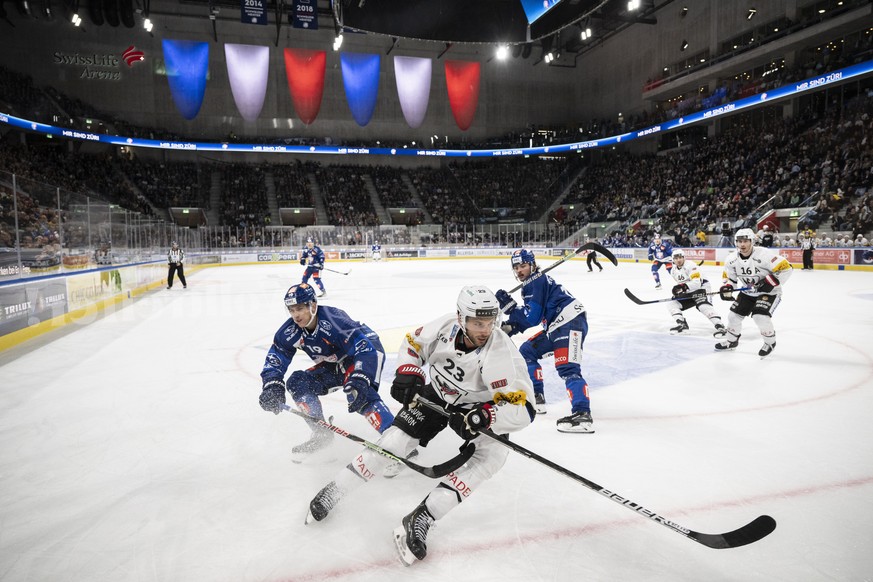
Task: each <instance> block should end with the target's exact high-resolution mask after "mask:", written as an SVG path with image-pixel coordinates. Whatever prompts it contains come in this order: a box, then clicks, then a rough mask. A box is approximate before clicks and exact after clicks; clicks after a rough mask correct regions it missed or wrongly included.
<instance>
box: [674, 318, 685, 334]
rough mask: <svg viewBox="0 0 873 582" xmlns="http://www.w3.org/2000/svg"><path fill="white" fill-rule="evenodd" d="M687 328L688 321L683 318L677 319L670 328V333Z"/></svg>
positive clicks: (680, 331)
mask: <svg viewBox="0 0 873 582" xmlns="http://www.w3.org/2000/svg"><path fill="white" fill-rule="evenodd" d="M687 329H688V322H687V321H685V320H684V319H677V320H676V325H674V326H673V327H671V328H670V333H671V334H672V335H676V334H677V333H682V332H683V331H686V330H687Z"/></svg>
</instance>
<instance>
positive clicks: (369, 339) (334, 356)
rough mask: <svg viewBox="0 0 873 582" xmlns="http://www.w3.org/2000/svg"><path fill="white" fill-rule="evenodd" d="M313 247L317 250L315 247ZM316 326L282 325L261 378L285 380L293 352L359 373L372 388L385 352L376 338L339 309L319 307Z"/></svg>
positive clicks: (367, 328)
mask: <svg viewBox="0 0 873 582" xmlns="http://www.w3.org/2000/svg"><path fill="white" fill-rule="evenodd" d="M316 248H317V247H316ZM316 316H317V317H318V324H317V325H316V328H315V330H314V331H311V332H310V331H308V330H306V329H304V328H301V327H300V326H298V325H297V324H296V323H294V320H293V319H292V318H288V320H287V321H286V322H285V323H283V324H282V327H280V328H279V331H277V332H276V335H275V336H274V337H273V345H272V346H271V347H270V351H269V352H268V353H267V358H266V360H265V361H264V368H263V369H262V370H261V378H262V379H263V381H264V382H265V383H266V382H268V381H270V380H279V381H283V382H284V380H285V373H286V372H287V371H288V366H290V365H291V360H293V359H294V355H295V354H296V353H297V350H301V351H302V352H303V353H305V354H306V355H307V356H309V358H310V359H311V360H312V361H313V362H315V364H316V365H318V364H335V365H337V366H338V367H339V368H340V369H344V370H346V372H347V373H348V372H350V371H351V370H352V369H354V371H356V372H358V371H359V372H362V373H363V374H364V375H366V376H367V378H368V379H369V380H370V385H371V386H372V387H373V388H374V389H376V388H378V386H379V380H380V376H381V373H382V366H383V364H384V362H385V350H384V349H383V348H382V343H381V342H380V341H379V336H378V335H376V332H374V331H373V330H372V329H370V328H369V327H367V326H366V325H364V324H362V323H360V322H357V321H354V320H352V318H351V317H349V315H348V314H347V313H346V312H345V311H343V310H342V309H338V308H336V307H328V306H325V305H319V306H318V307H317V312H316Z"/></svg>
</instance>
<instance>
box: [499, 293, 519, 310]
mask: <svg viewBox="0 0 873 582" xmlns="http://www.w3.org/2000/svg"><path fill="white" fill-rule="evenodd" d="M494 296H495V297H497V302H498V303H499V304H500V311H502V312H504V313H506V312H507V311H510V310H511V309H514V308H515V306H516V305H518V303H516V302H515V300H514V299H513V298H512V297H511V296H510V295H509V293H507V292H506V291H504V290H503V289H498V290H497V293H495V294H494Z"/></svg>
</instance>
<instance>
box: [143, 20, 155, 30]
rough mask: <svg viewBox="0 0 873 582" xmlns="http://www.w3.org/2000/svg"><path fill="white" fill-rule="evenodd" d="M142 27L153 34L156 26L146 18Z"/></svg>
mask: <svg viewBox="0 0 873 582" xmlns="http://www.w3.org/2000/svg"><path fill="white" fill-rule="evenodd" d="M142 27H143V28H145V29H146V32H151V31H152V29H153V28H154V27H155V25H154V24H152V21H151V20H150V19H148V18H146V19H145V20H143V21H142Z"/></svg>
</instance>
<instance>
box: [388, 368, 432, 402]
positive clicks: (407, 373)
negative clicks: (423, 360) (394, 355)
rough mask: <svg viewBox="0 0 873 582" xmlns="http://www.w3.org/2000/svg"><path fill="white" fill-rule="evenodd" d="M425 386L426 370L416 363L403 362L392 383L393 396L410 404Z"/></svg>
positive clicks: (398, 400)
mask: <svg viewBox="0 0 873 582" xmlns="http://www.w3.org/2000/svg"><path fill="white" fill-rule="evenodd" d="M422 388H424V371H423V370H422V369H421V368H419V367H418V366H416V365H415V364H403V365H402V366H400V367H399V368H397V374H396V376H394V383H393V384H391V398H393V399H394V400H396V401H397V402H399V403H400V404H402V405H403V406H408V405H409V403H410V402H412V399H413V398H415V397H416V395H418V394H421V389H422Z"/></svg>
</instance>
